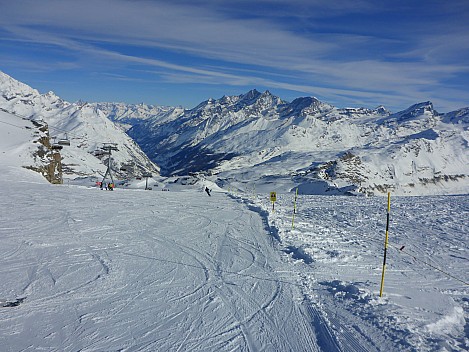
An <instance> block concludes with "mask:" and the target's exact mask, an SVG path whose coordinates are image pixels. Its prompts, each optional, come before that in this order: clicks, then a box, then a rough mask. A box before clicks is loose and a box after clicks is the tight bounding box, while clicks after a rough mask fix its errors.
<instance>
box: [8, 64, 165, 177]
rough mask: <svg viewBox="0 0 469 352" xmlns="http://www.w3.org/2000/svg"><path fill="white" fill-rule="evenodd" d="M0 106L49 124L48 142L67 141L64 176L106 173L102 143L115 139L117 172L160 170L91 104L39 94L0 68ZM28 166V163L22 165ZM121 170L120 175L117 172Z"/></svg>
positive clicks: (12, 112) (105, 159) (119, 127)
mask: <svg viewBox="0 0 469 352" xmlns="http://www.w3.org/2000/svg"><path fill="white" fill-rule="evenodd" d="M0 108H1V109H2V111H4V112H7V113H10V114H12V115H15V116H17V117H18V118H23V119H29V120H32V121H36V122H38V123H41V124H46V125H47V126H48V131H49V132H48V135H49V137H50V141H49V142H48V144H51V145H52V144H54V143H58V142H59V141H61V140H62V141H66V143H67V145H66V146H64V147H63V148H62V150H60V155H61V159H62V166H63V168H62V171H63V175H64V177H68V178H76V177H89V176H93V177H99V176H102V175H103V174H104V173H105V170H106V168H107V167H106V164H107V159H108V155H107V154H106V153H103V150H102V147H103V145H104V144H105V143H114V144H116V145H117V148H118V151H114V152H112V162H113V169H114V170H115V173H116V175H118V176H121V177H123V176H125V175H124V173H121V172H120V171H121V168H122V166H124V165H126V166H127V167H131V168H132V171H133V173H135V174H137V175H138V174H142V173H145V172H153V173H159V168H158V166H156V164H154V163H153V162H151V161H150V160H149V159H148V157H147V156H146V155H145V153H143V152H142V151H141V149H140V148H139V146H138V145H137V144H136V143H135V142H134V141H133V140H132V139H131V138H130V137H129V136H128V135H127V134H126V133H125V132H124V130H123V128H122V127H121V126H120V125H119V124H115V123H113V122H112V121H111V120H109V119H108V118H107V115H106V114H105V113H104V112H103V111H101V110H100V109H99V108H98V107H96V106H95V105H93V104H89V103H86V102H82V101H79V102H76V103H69V102H66V101H64V100H63V99H61V98H60V97H58V96H57V95H55V94H54V93H53V92H48V93H46V94H40V93H39V92H38V91H37V90H36V89H33V88H31V87H29V86H28V85H26V84H24V83H21V82H19V81H17V80H15V79H14V78H12V77H10V76H8V75H7V74H5V73H3V72H1V71H0ZM25 166H28V165H25ZM119 174H120V175H119Z"/></svg>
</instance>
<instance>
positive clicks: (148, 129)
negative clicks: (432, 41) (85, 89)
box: [0, 72, 469, 352]
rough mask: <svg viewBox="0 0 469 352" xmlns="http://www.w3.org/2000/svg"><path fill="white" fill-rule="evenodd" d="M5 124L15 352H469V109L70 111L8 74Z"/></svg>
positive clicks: (267, 98) (273, 102)
mask: <svg viewBox="0 0 469 352" xmlns="http://www.w3.org/2000/svg"><path fill="white" fill-rule="evenodd" d="M0 123H1V126H2V128H1V129H0V174H1V175H2V176H1V181H2V186H1V192H0V202H1V206H2V210H1V216H0V241H1V246H0V267H1V269H0V280H1V282H2V285H1V286H0V350H1V351H12V352H13V351H15V352H16V351H344V352H348V351H467V350H468V349H469V323H468V320H469V278H468V275H467V273H468V272H469V270H468V268H469V265H468V264H469V255H468V237H467V236H468V235H467V233H468V230H469V226H468V221H467V219H468V215H469V195H468V193H469V192H468V189H469V187H468V175H469V169H468V165H469V163H468V161H469V160H468V158H469V155H468V154H469V153H468V148H469V146H468V140H469V128H468V127H469V109H468V108H465V109H460V110H458V111H455V112H450V113H445V114H442V113H438V112H436V111H435V110H434V108H433V106H432V104H431V103H430V102H426V103H420V104H416V105H414V106H412V107H410V108H409V109H406V110H404V111H401V112H398V113H391V112H389V111H387V110H386V109H385V108H384V107H378V108H376V109H364V108H353V109H352V108H349V109H339V108H335V107H333V106H331V105H329V104H327V103H323V102H320V101H318V100H317V99H315V98H299V99H297V100H295V101H293V102H291V103H288V102H285V101H282V100H281V99H280V98H278V97H275V96H273V95H272V94H271V93H269V92H264V93H260V92H257V91H255V90H253V91H250V92H248V93H246V94H243V95H240V96H232V97H223V98H221V99H218V100H215V99H209V100H207V101H205V102H203V103H201V104H200V105H199V106H197V107H195V108H194V109H191V110H186V109H183V108H181V107H158V106H150V105H145V104H138V105H126V104H115V103H85V102H76V103H68V102H65V101H63V100H62V99H60V98H59V97H57V96H56V95H55V94H54V93H52V92H49V93H47V94H40V93H39V92H38V91H37V90H35V89H33V88H31V87H29V86H27V85H25V84H23V83H21V82H18V81H16V80H14V79H13V78H11V77H9V76H8V75H6V74H4V73H1V72H0ZM53 137H56V138H55V140H54V138H53ZM60 141H67V142H68V144H70V145H68V144H67V143H64V144H63V148H61V149H58V151H59V158H60V161H61V165H62V167H61V169H60V170H59V169H58V168H57V167H56V166H57V162H58V160H57V159H56V158H57V155H58V153H57V150H54V149H53V147H54V146H57V145H58V142H60ZM103 143H116V145H117V147H118V149H119V150H118V151H113V152H112V159H111V160H110V161H111V163H110V165H111V168H112V169H113V172H114V177H115V180H116V188H115V189H114V191H112V192H111V191H105V190H101V189H100V188H99V187H96V184H95V182H96V181H99V180H101V179H102V177H103V175H104V173H105V172H106V169H107V167H106V165H107V164H108V161H109V159H108V158H109V156H108V155H106V154H104V155H103V153H102V152H100V151H102V149H101V147H102V145H103ZM129 170H131V171H129ZM59 173H60V175H58V174H59ZM146 173H151V174H152V177H148V179H147V180H145V177H144V178H142V175H144V174H146ZM46 177H48V178H49V181H51V182H48V180H46ZM53 180H56V181H57V182H52V181H53ZM148 183H149V186H150V187H149V188H151V190H150V191H148V190H145V188H146V186H147V184H148ZM206 187H208V188H209V189H211V190H212V191H211V195H208V194H207V193H205V192H204V189H205V188H206ZM296 190H298V193H299V194H298V196H296V193H295V192H296ZM270 192H277V197H276V202H274V203H272V202H271V198H270ZM387 192H391V203H390V212H389V216H388V212H387V210H388V209H387V198H386V196H385V195H386V194H387ZM351 195H355V196H351ZM388 218H389V226H388V230H389V231H388V234H389V244H388V248H387V252H386V253H387V256H386V271H385V277H384V286H383V295H382V297H380V295H379V293H380V284H381V279H382V268H383V248H384V242H385V229H386V227H387V226H386V225H387V219H388Z"/></svg>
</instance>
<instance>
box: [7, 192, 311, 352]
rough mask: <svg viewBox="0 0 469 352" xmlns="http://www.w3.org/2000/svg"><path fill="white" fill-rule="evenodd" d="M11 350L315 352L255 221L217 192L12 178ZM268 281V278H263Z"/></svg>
mask: <svg viewBox="0 0 469 352" xmlns="http://www.w3.org/2000/svg"><path fill="white" fill-rule="evenodd" d="M11 186H12V187H11V189H9V190H8V192H2V203H3V204H7V207H6V209H5V212H4V214H3V216H2V218H1V223H0V236H1V238H2V242H3V243H2V244H3V245H2V250H1V251H2V253H1V254H2V256H1V266H0V267H1V268H2V269H0V277H1V278H2V282H3V288H2V291H1V297H6V298H8V299H13V298H17V297H25V298H26V299H25V300H24V302H22V303H21V304H20V305H19V306H17V307H14V308H2V315H1V316H0V327H1V329H0V330H1V333H0V344H1V345H2V346H6V347H4V348H6V351H31V350H40V349H45V350H57V351H59V350H60V351H104V350H123V351H155V350H160V351H198V350H199V351H207V350H212V351H215V350H216V351H235V350H236V351H239V350H241V351H280V350H281V351H302V350H304V351H312V350H317V349H318V346H317V345H316V341H315V336H314V331H313V330H312V327H311V325H310V322H309V321H308V320H307V314H306V313H305V311H304V308H303V307H302V304H301V294H300V293H299V289H298V286H296V285H291V284H289V282H290V281H291V280H289V279H286V278H284V277H279V276H278V274H276V272H278V271H281V268H282V266H283V263H282V260H281V256H280V254H279V253H278V250H277V248H275V247H274V246H272V240H271V237H270V236H269V234H268V233H266V232H265V228H264V227H265V224H264V223H263V220H262V218H261V217H260V216H259V215H258V214H256V213H254V212H249V211H247V209H246V207H245V205H244V204H240V203H238V202H236V201H233V200H230V198H229V197H226V196H225V195H222V194H216V195H215V196H213V197H211V198H207V197H206V196H205V195H203V194H201V193H196V192H161V193H155V192H138V191H122V190H116V191H115V192H107V191H99V190H96V189H86V188H79V187H66V186H49V185H29V186H28V187H27V188H25V187H24V185H23V186H21V187H20V186H17V184H12V185H11ZM263 278H265V280H264V279H263Z"/></svg>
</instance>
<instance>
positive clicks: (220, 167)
mask: <svg viewBox="0 0 469 352" xmlns="http://www.w3.org/2000/svg"><path fill="white" fill-rule="evenodd" d="M467 113H468V109H461V110H459V111H455V112H451V113H449V114H440V113H438V112H437V111H435V110H434V108H433V105H432V103H431V102H423V103H419V104H415V105H413V106H411V107H409V108H408V109H406V110H404V111H401V112H398V113H395V114H391V112H389V111H388V110H386V109H385V108H384V107H383V106H378V107H377V108H376V109H365V108H335V107H334V106H332V105H330V104H327V103H323V102H320V101H319V100H317V99H316V98H313V97H305V98H298V99H295V100H294V101H293V102H291V103H288V102H285V101H283V100H281V99H280V98H278V97H275V96H273V95H272V94H271V93H270V92H268V91H267V92H264V93H260V92H258V91H256V90H253V91H250V92H248V93H246V94H244V95H239V96H230V97H226V96H225V97H223V98H221V99H219V100H215V99H209V100H207V101H205V102H203V103H201V104H200V105H199V106H197V107H196V108H194V109H192V110H187V111H185V112H184V113H183V114H181V116H180V118H178V119H176V120H172V121H169V122H167V123H155V122H154V121H155V120H152V119H149V120H147V121H145V122H144V123H142V124H139V125H138V126H134V127H133V128H131V129H130V130H129V135H131V136H132V137H133V138H134V139H135V140H136V141H137V142H138V143H139V144H140V145H141V146H142V148H143V150H144V151H145V152H146V153H147V154H148V155H149V156H150V158H152V159H153V160H155V161H156V162H158V163H159V164H161V165H162V166H163V169H164V172H165V173H166V174H175V173H187V172H200V171H205V172H208V173H210V174H216V175H217V177H218V178H219V179H220V180H226V179H231V180H237V181H239V182H257V181H259V180H261V179H262V178H264V177H277V178H282V179H283V180H284V181H285V180H289V181H288V182H289V184H290V186H291V188H294V187H295V186H298V185H305V184H308V183H312V184H320V185H321V186H320V189H319V190H315V188H314V187H302V188H303V189H308V190H309V191H310V192H312V193H316V192H318V193H320V194H322V193H324V192H325V190H326V191H327V192H330V193H337V192H338V193H341V192H343V191H346V192H351V191H353V192H359V193H367V194H373V193H384V192H387V191H393V192H397V193H398V194H441V193H467V190H468V189H469V188H468V186H469V176H468V175H469V166H468V165H469V153H468V144H467V134H468V122H467ZM284 181H282V182H284ZM222 182H224V181H222ZM324 185H326V186H324ZM324 187H325V188H324Z"/></svg>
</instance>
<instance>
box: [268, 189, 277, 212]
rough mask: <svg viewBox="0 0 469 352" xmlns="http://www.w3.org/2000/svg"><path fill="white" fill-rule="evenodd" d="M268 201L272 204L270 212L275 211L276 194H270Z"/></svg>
mask: <svg viewBox="0 0 469 352" xmlns="http://www.w3.org/2000/svg"><path fill="white" fill-rule="evenodd" d="M270 201H271V202H272V212H274V211H275V202H276V201H277V193H276V192H270Z"/></svg>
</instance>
